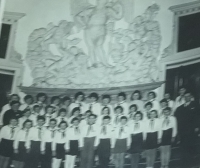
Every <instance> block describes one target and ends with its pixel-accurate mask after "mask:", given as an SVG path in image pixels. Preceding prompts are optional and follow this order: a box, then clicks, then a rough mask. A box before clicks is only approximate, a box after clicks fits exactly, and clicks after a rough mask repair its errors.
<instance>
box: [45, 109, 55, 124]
mask: <svg viewBox="0 0 200 168" xmlns="http://www.w3.org/2000/svg"><path fill="white" fill-rule="evenodd" d="M56 116H57V114H56V112H55V113H53V114H46V115H45V124H44V126H49V122H50V120H51V119H53V118H56Z"/></svg>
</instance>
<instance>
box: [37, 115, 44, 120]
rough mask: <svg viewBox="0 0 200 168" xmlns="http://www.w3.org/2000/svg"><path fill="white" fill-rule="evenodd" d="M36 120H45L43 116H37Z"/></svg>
mask: <svg viewBox="0 0 200 168" xmlns="http://www.w3.org/2000/svg"><path fill="white" fill-rule="evenodd" d="M38 120H43V121H45V117H44V116H37V121H38Z"/></svg>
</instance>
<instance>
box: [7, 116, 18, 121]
mask: <svg viewBox="0 0 200 168" xmlns="http://www.w3.org/2000/svg"><path fill="white" fill-rule="evenodd" d="M11 120H17V121H18V118H17V117H14V116H13V117H11V118H10V120H9V122H10V121H11Z"/></svg>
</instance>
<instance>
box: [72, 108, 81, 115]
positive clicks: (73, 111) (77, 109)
mask: <svg viewBox="0 0 200 168" xmlns="http://www.w3.org/2000/svg"><path fill="white" fill-rule="evenodd" d="M76 111H81V110H80V108H79V107H75V108H73V110H72V115H71V116H73V115H74V113H75V112H76Z"/></svg>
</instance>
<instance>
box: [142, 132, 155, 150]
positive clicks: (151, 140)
mask: <svg viewBox="0 0 200 168" xmlns="http://www.w3.org/2000/svg"><path fill="white" fill-rule="evenodd" d="M157 147H158V132H148V133H147V138H146V143H145V148H146V149H155V148H157Z"/></svg>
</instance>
